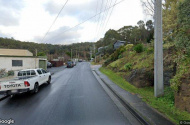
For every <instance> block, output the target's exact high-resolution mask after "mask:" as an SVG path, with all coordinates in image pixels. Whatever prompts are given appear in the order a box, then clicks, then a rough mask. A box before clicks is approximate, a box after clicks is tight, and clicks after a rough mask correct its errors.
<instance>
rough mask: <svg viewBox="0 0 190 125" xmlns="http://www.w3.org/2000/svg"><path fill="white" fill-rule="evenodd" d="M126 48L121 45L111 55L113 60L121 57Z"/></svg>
mask: <svg viewBox="0 0 190 125" xmlns="http://www.w3.org/2000/svg"><path fill="white" fill-rule="evenodd" d="M125 51H126V49H125V47H124V46H121V47H119V48H118V49H116V50H115V52H114V53H113V54H112V55H111V60H112V61H115V60H117V59H118V58H119V55H121V54H122V53H123V52H125Z"/></svg>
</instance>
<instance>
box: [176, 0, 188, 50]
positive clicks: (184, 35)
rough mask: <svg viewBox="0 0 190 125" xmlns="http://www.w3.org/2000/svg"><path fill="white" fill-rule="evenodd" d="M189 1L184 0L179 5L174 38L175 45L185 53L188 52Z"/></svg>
mask: <svg viewBox="0 0 190 125" xmlns="http://www.w3.org/2000/svg"><path fill="white" fill-rule="evenodd" d="M189 6H190V2H189V0H184V2H183V3H180V5H179V8H178V9H179V11H178V27H179V28H178V30H177V35H176V38H175V44H176V47H177V48H179V49H181V50H183V51H184V52H186V53H190V42H189V41H190V30H189V29H190V23H189V22H190V18H189V12H190V7H189Z"/></svg>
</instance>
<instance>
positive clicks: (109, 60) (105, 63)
mask: <svg viewBox="0 0 190 125" xmlns="http://www.w3.org/2000/svg"><path fill="white" fill-rule="evenodd" d="M111 62H112V60H111V58H108V59H107V60H106V61H105V62H104V64H103V66H104V67H105V66H107V65H109V64H110V63H111Z"/></svg>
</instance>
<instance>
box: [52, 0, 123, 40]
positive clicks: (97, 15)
mask: <svg viewBox="0 0 190 125" xmlns="http://www.w3.org/2000/svg"><path fill="white" fill-rule="evenodd" d="M123 1H124V0H121V1H119V2H118V3H116V4H114V5H112V6H110V7H108V8H107V9H105V10H104V11H102V12H99V13H97V14H95V15H94V16H92V17H90V18H88V19H86V20H84V21H83V22H81V23H79V24H77V25H75V26H73V27H71V28H68V29H66V30H65V31H63V32H62V33H61V34H63V33H65V32H67V31H69V30H71V29H73V28H75V27H77V26H79V25H81V24H83V23H85V22H87V21H88V20H91V19H93V18H94V17H96V16H98V15H100V14H101V13H103V12H105V11H107V10H109V9H111V8H113V7H114V6H116V5H118V4H120V3H121V2H123ZM59 35H60V34H59ZM56 36H58V35H56ZM51 39H52V38H51ZM51 39H49V40H51Z"/></svg>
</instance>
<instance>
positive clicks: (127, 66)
mask: <svg viewBox="0 0 190 125" xmlns="http://www.w3.org/2000/svg"><path fill="white" fill-rule="evenodd" d="M124 69H125V70H131V69H132V64H131V63H127V64H125V65H124Z"/></svg>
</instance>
